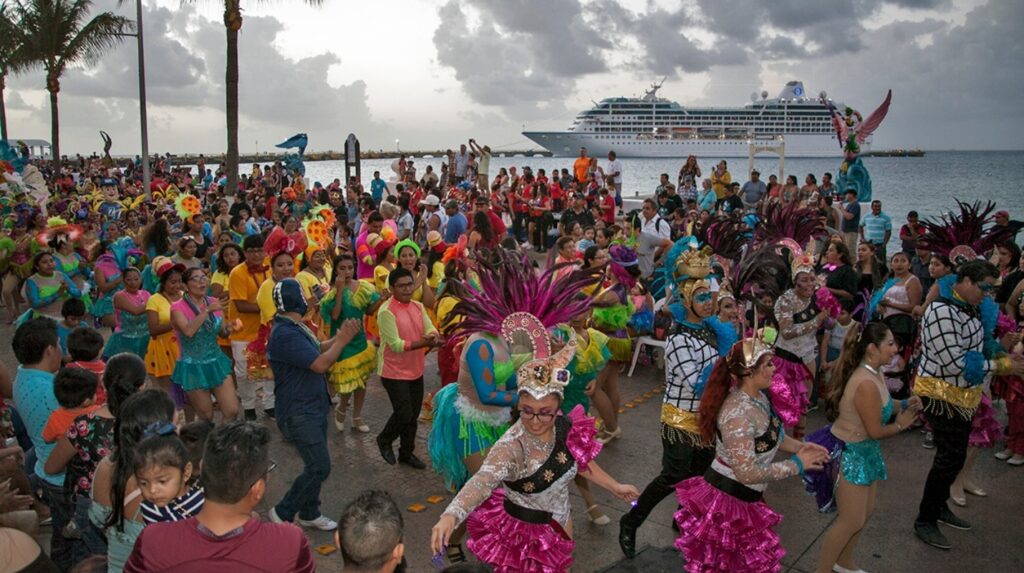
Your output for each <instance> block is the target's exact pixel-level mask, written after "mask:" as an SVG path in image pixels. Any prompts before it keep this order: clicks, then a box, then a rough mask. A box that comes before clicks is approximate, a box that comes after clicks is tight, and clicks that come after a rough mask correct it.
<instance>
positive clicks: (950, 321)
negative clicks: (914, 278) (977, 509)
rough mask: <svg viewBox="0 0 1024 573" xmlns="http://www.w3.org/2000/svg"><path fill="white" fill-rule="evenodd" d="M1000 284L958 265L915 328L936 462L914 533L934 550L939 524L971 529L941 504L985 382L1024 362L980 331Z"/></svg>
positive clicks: (969, 265)
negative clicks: (986, 307)
mask: <svg viewBox="0 0 1024 573" xmlns="http://www.w3.org/2000/svg"><path fill="white" fill-rule="evenodd" d="M967 248H968V247H965V249H967ZM954 256H955V255H954ZM998 276H999V271H998V270H997V269H996V267H995V265H992V264H991V263H989V262H987V261H984V260H969V261H968V262H965V263H963V264H961V265H959V266H958V267H957V271H956V279H955V283H954V284H953V285H952V286H951V287H950V286H949V281H940V282H939V287H940V290H941V291H942V292H940V296H939V299H938V300H936V301H935V302H933V303H931V304H929V305H928V308H927V309H926V310H925V315H924V319H923V320H922V322H921V339H922V347H921V362H920V364H919V365H918V372H917V379H916V381H915V385H914V393H915V394H917V395H919V396H921V398H922V400H923V403H924V412H925V418H926V419H927V420H928V422H929V423H930V424H931V426H932V432H933V434H934V436H935V459H934V460H933V462H932V467H931V471H929V473H928V478H927V480H926V482H925V487H924V494H923V496H922V498H921V504H920V507H919V510H918V515H917V520H916V521H915V522H914V533H915V534H916V535H917V537H918V538H919V539H921V540H922V541H924V542H925V543H927V544H928V545H931V546H933V547H937V548H939V549H950V548H952V545H951V544H950V543H949V541H948V540H947V539H946V536H945V535H943V533H942V531H940V530H939V528H938V525H937V524H938V523H943V524H945V525H948V526H950V527H953V528H954V529H960V530H964V531H966V530H969V529H970V528H971V524H970V523H969V522H967V521H965V520H963V519H960V518H959V517H957V516H956V515H954V514H953V512H952V511H950V509H949V507H948V506H947V505H946V499H947V498H949V495H950V487H951V486H952V485H953V483H954V481H955V480H956V477H957V475H958V474H959V473H960V471H961V470H962V469H963V467H964V463H965V461H966V458H967V448H968V445H969V439H970V434H971V422H972V419H973V418H974V415H975V413H976V411H977V409H978V407H979V405H980V404H981V400H982V393H983V392H982V384H983V383H984V382H985V380H986V378H987V377H988V376H989V375H991V374H996V375H1001V376H1020V375H1021V374H1022V373H1024V357H1021V356H1019V355H1011V356H1006V355H1005V354H996V351H997V350H1001V348H999V345H998V344H996V343H995V341H994V340H993V339H992V328H993V327H994V326H995V325H994V324H992V325H991V326H988V325H986V324H985V323H986V322H987V321H986V320H985V319H986V316H985V315H986V313H984V311H983V310H979V307H980V306H981V305H982V302H983V301H984V300H985V299H986V298H987V297H988V296H989V294H990V293H991V291H992V289H993V288H994V285H995V280H996V278H997V277H998ZM993 322H994V321H993Z"/></svg>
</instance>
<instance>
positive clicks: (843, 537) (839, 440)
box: [804, 322, 921, 573]
mask: <svg viewBox="0 0 1024 573" xmlns="http://www.w3.org/2000/svg"><path fill="white" fill-rule="evenodd" d="M897 351H898V346H897V345H896V339H895V337H894V336H893V333H892V332H891V331H890V330H889V328H888V327H887V326H886V325H885V324H883V323H881V322H872V323H870V324H868V325H867V326H866V327H864V328H861V327H860V325H859V324H857V325H854V327H853V328H851V329H850V330H849V332H848V333H847V334H846V338H845V339H844V341H843V353H842V355H840V357H839V362H838V365H837V367H836V370H835V373H834V375H833V377H832V382H831V384H830V387H829V390H828V401H827V409H828V412H829V417H830V418H832V417H836V418H837V419H836V421H835V423H833V424H831V425H828V426H825V427H824V428H822V429H820V430H818V431H817V432H814V433H813V434H812V435H811V436H809V437H808V438H807V441H808V442H811V443H816V444H819V445H821V446H823V447H825V448H826V449H828V451H829V452H830V454H831V459H830V460H829V462H828V463H827V464H826V465H825V467H824V468H823V470H822V471H815V470H809V471H807V472H806V473H805V474H804V482H805V483H806V484H807V489H808V491H810V492H811V493H813V494H815V497H816V501H817V503H818V508H819V509H820V510H821V511H831V510H833V509H835V508H838V509H839V517H838V519H836V521H834V522H833V523H832V526H831V527H830V528H829V529H828V532H827V533H826V534H825V540H824V543H823V545H822V549H821V555H820V557H819V558H818V569H817V571H818V573H829V572H835V573H856V572H858V571H860V569H859V568H858V567H857V565H856V564H855V562H854V558H853V553H854V551H855V550H856V548H857V542H858V541H859V540H860V534H861V531H863V529H864V526H865V524H866V523H867V520H868V518H869V517H871V514H872V512H874V508H875V498H876V497H877V495H878V482H879V481H882V480H885V479H886V477H887V474H886V470H885V459H884V458H883V456H882V447H881V444H880V443H879V441H880V440H882V439H883V438H889V437H892V436H895V435H896V434H899V433H900V432H902V431H903V430H906V429H907V428H909V427H910V425H911V424H912V423H913V422H914V420H915V419H916V418H917V413H918V411H919V410H920V408H921V399H920V398H918V397H916V396H915V397H913V398H910V399H909V400H902V401H900V402H899V403H898V404H897V403H896V402H894V401H893V400H892V399H890V398H889V391H888V389H887V388H886V386H885V381H884V380H883V378H882V373H881V369H882V366H883V365H884V364H887V363H888V362H889V361H890V360H892V357H893V356H895V355H896V353H897Z"/></svg>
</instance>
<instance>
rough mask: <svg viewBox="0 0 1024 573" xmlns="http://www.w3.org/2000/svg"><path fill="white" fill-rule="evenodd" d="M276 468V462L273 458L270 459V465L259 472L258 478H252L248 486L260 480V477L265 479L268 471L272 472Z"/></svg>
mask: <svg viewBox="0 0 1024 573" xmlns="http://www.w3.org/2000/svg"><path fill="white" fill-rule="evenodd" d="M276 469H277V462H275V461H274V460H270V465H268V466H267V471H265V472H263V473H262V474H260V476H259V477H258V478H256V479H254V480H252V483H250V484H249V487H252V486H254V485H256V482H258V481H260V480H261V479H266V477H267V476H268V475H269V474H270V472H272V471H274V470H276Z"/></svg>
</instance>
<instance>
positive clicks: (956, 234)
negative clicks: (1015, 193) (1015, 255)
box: [920, 199, 1013, 257]
mask: <svg viewBox="0 0 1024 573" xmlns="http://www.w3.org/2000/svg"><path fill="white" fill-rule="evenodd" d="M956 204H957V207H959V208H960V213H959V215H957V214H954V213H947V214H945V215H942V216H940V217H939V218H938V219H934V218H931V219H928V220H925V221H922V222H921V225H922V226H923V227H924V229H925V234H924V236H923V237H921V240H920V244H921V245H923V246H925V247H927V248H928V249H930V250H931V251H932V252H934V253H938V254H940V255H943V256H946V257H948V256H949V253H950V251H952V250H953V249H954V248H956V247H958V246H960V245H965V246H968V247H970V248H971V249H973V250H974V252H975V253H977V254H978V255H980V256H985V255H987V254H988V253H990V252H992V249H994V248H995V247H996V245H998V244H1000V243H1002V242H1004V241H1007V240H1010V239H1012V237H1013V234H1012V232H1011V231H1010V230H1009V229H1008V228H1005V227H1004V228H997V227H989V228H988V229H986V228H985V226H986V225H988V224H989V223H990V222H992V220H993V217H992V216H991V214H992V211H994V210H995V208H996V204H995V203H993V202H991V201H989V202H986V203H985V204H984V206H982V204H981V202H980V201H975V202H974V203H965V202H963V201H960V200H959V199H957V200H956Z"/></svg>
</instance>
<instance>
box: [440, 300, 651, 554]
mask: <svg viewBox="0 0 1024 573" xmlns="http://www.w3.org/2000/svg"><path fill="white" fill-rule="evenodd" d="M485 288H486V287H485ZM467 320H469V319H468V318H467ZM524 334H526V336H528V337H533V335H532V334H531V333H529V332H527V333H524ZM541 336H543V337H545V340H544V341H543V342H544V343H547V340H546V336H547V334H541ZM575 352H576V340H575V337H571V338H570V340H569V342H568V343H566V345H565V346H564V347H563V348H562V349H561V350H559V351H558V352H556V353H554V354H553V355H551V356H545V357H541V358H537V359H534V360H531V361H529V362H527V363H525V364H523V365H522V366H520V367H519V369H518V371H517V379H518V382H519V388H518V397H519V411H520V413H521V416H520V419H519V420H518V421H517V422H516V423H515V424H513V425H512V427H511V428H509V430H508V431H507V432H505V435H503V436H502V437H501V439H500V440H498V441H497V443H495V444H494V446H493V447H492V448H491V451H490V453H488V454H487V458H486V459H485V460H484V463H483V466H482V467H481V468H480V470H479V471H478V472H476V474H474V475H473V477H472V478H470V480H469V481H468V482H467V483H466V485H465V487H463V488H462V490H461V491H459V493H458V494H457V495H456V496H455V499H453V500H452V502H451V504H449V505H448V507H447V508H446V509H445V511H444V513H443V514H442V515H441V518H440V519H439V520H438V522H437V524H435V525H434V528H433V530H432V531H431V537H430V544H431V548H432V550H433V552H434V553H435V554H440V553H441V552H442V551H443V550H444V548H445V547H446V545H447V542H448V540H449V539H451V535H452V532H453V531H454V530H455V527H456V526H457V525H459V524H460V523H461V522H462V521H464V520H465V521H467V529H468V531H469V537H470V540H469V542H468V543H467V545H468V546H469V548H470V549H471V550H472V551H473V553H474V554H475V555H476V556H477V558H478V559H480V560H481V561H483V562H484V563H487V564H488V565H490V566H491V567H492V568H493V569H494V571H496V572H497V573H512V572H515V571H543V572H545V573H548V572H551V573H553V572H556V571H566V570H568V569H569V568H570V567H571V566H572V552H573V549H574V547H575V543H574V542H573V540H572V521H571V518H570V515H569V509H570V507H569V482H570V481H572V479H573V477H574V476H575V475H576V473H577V472H579V473H580V474H582V475H583V476H584V477H585V478H587V479H589V480H591V481H593V482H594V483H596V484H597V485H599V486H601V487H602V488H604V489H606V490H608V491H609V492H611V493H612V494H613V495H615V496H616V497H618V498H620V499H622V500H624V501H627V502H628V501H632V500H633V499H635V498H636V497H637V495H638V493H639V492H637V489H636V488H635V487H633V486H632V485H624V484H621V483H619V482H617V481H615V479H614V478H612V477H611V476H610V475H608V474H607V473H605V471H604V470H602V469H601V468H600V467H599V466H598V465H597V463H596V462H594V461H593V460H594V458H595V457H597V454H598V452H600V451H601V444H600V443H599V442H598V441H597V440H595V439H594V438H595V433H596V432H595V429H594V421H593V419H591V418H588V417H587V416H586V414H584V413H583V407H582V406H577V407H576V408H575V409H574V410H573V411H572V412H570V413H569V415H568V416H563V415H561V412H560V410H559V405H560V403H561V401H562V397H563V393H564V390H565V385H566V384H567V383H568V382H569V373H568V371H567V370H565V367H566V366H568V364H569V362H570V361H571V360H572V358H573V356H574V354H575ZM502 487H503V488H504V489H501V488H502Z"/></svg>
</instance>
